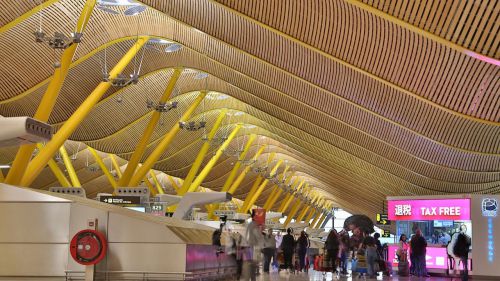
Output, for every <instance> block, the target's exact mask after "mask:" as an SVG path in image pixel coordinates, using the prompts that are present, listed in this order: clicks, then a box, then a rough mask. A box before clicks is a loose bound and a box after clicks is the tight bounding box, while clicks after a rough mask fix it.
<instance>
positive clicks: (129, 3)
mask: <svg viewBox="0 0 500 281" xmlns="http://www.w3.org/2000/svg"><path fill="white" fill-rule="evenodd" d="M96 7H97V9H99V10H101V11H103V12H105V13H108V14H112V15H119V14H121V10H123V9H125V10H124V11H123V15H125V16H135V15H138V14H140V13H142V12H144V11H145V10H146V9H147V7H146V6H144V5H142V4H141V3H139V2H136V1H134V0H98V1H97V3H96ZM119 7H123V9H120V8H119Z"/></svg>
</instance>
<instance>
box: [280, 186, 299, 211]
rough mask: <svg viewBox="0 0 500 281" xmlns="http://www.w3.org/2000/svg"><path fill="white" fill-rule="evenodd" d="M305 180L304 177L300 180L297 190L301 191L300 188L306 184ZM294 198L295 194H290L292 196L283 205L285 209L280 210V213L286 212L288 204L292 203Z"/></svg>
mask: <svg viewBox="0 0 500 281" xmlns="http://www.w3.org/2000/svg"><path fill="white" fill-rule="evenodd" d="M304 182H305V180H304V179H303V180H302V181H301V182H300V184H299V186H298V187H297V189H296V191H297V192H299V191H300V189H301V188H302V186H304ZM294 198H295V197H293V196H290V198H288V200H287V201H286V202H285V204H284V205H283V209H282V210H281V211H280V213H284V212H285V211H286V210H287V209H288V206H289V205H290V203H292V201H293V199H294Z"/></svg>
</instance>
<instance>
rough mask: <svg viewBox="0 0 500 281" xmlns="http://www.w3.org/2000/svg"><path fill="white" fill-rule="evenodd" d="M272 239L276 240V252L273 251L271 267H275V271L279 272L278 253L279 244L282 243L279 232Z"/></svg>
mask: <svg viewBox="0 0 500 281" xmlns="http://www.w3.org/2000/svg"><path fill="white" fill-rule="evenodd" d="M274 239H275V240H276V251H274V257H273V266H274V267H276V269H277V270H278V271H279V268H280V265H279V263H278V251H280V249H281V242H282V241H283V236H282V235H281V231H278V233H277V234H276V236H275V237H274Z"/></svg>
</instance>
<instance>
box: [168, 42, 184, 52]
mask: <svg viewBox="0 0 500 281" xmlns="http://www.w3.org/2000/svg"><path fill="white" fill-rule="evenodd" d="M180 49H182V45H181V44H177V43H173V44H171V45H170V46H168V47H166V48H165V52H167V53H173V52H177V51H179V50H180Z"/></svg>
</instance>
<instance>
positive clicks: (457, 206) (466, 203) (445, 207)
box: [387, 198, 470, 221]
mask: <svg viewBox="0 0 500 281" xmlns="http://www.w3.org/2000/svg"><path fill="white" fill-rule="evenodd" d="M387 205H388V215H389V220H396V221H398V220H399V221H401V220H450V221H452V220H470V199H469V198H460V199H429V200H427V199H426V200H424V199H422V200H420V199H417V200H390V201H388V202H387Z"/></svg>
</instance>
